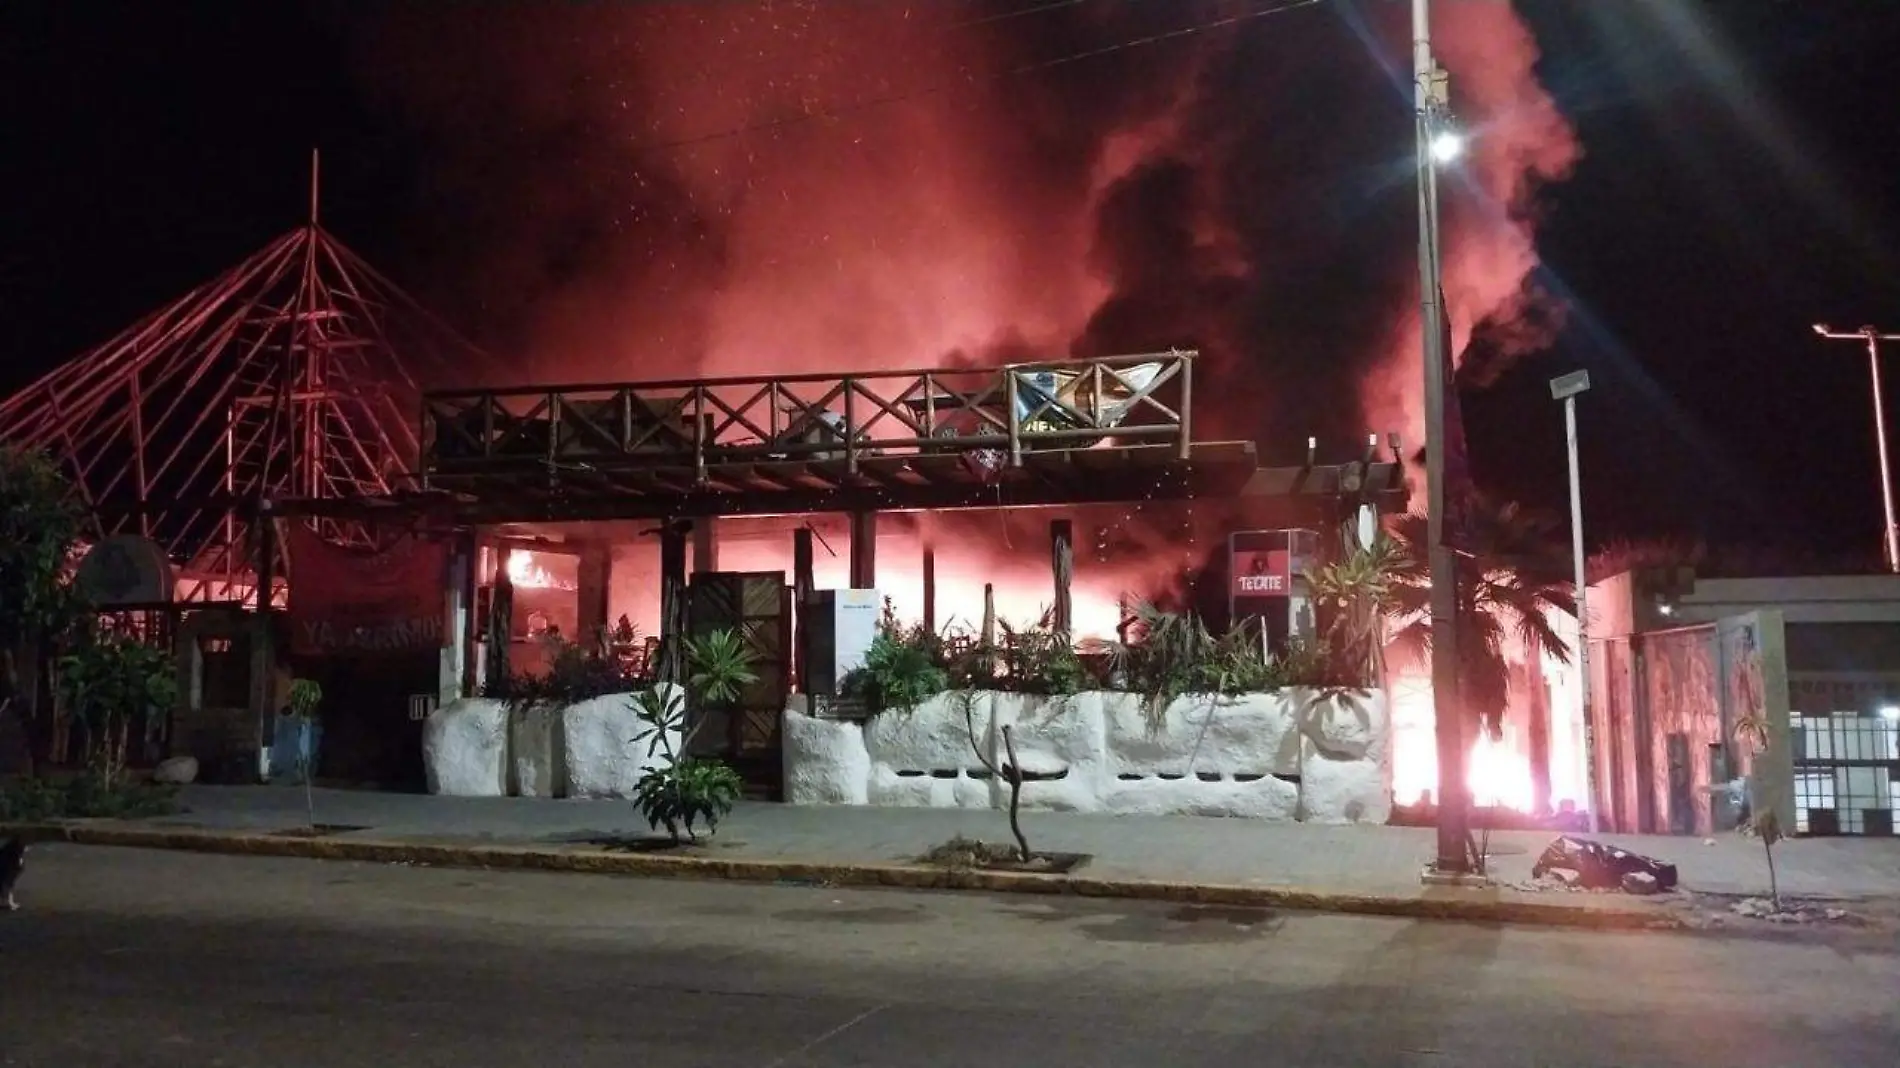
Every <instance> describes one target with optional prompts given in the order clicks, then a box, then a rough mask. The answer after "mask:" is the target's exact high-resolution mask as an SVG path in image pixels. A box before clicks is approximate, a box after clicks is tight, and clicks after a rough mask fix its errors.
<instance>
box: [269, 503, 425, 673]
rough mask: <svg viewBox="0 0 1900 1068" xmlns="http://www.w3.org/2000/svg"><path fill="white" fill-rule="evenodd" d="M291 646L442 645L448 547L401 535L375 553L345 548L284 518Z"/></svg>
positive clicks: (370, 648)
mask: <svg viewBox="0 0 1900 1068" xmlns="http://www.w3.org/2000/svg"><path fill="white" fill-rule="evenodd" d="M287 525H288V526H289V528H290V529H289V532H288V534H287V535H286V545H285V548H286V549H287V550H288V551H289V555H290V612H289V615H290V625H291V648H292V650H293V651H295V652H297V653H299V654H303V655H317V656H337V655H357V656H361V655H364V654H377V653H408V652H419V651H422V650H425V649H439V648H441V647H442V615H443V602H442V591H443V581H444V578H445V576H446V574H447V570H448V546H447V545H445V544H443V543H441V542H432V541H425V540H423V539H421V538H416V537H413V536H404V537H402V538H400V539H398V540H397V541H396V542H394V543H393V544H391V545H390V546H389V547H387V548H385V549H382V550H381V551H378V552H364V551H362V550H360V549H345V548H341V547H339V546H336V545H332V544H330V543H329V542H326V541H324V540H323V539H322V538H319V537H318V536H317V535H316V534H315V533H314V532H312V531H311V530H309V529H308V528H306V527H304V526H303V524H301V523H292V524H287Z"/></svg>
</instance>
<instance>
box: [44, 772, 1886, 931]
mask: <svg viewBox="0 0 1900 1068" xmlns="http://www.w3.org/2000/svg"><path fill="white" fill-rule="evenodd" d="M182 800H183V802H184V804H185V806H186V808H187V810H188V811H186V812H184V813H181V814H179V815H176V816H170V817H164V818H160V819H154V820H145V821H137V822H123V823H120V822H115V823H111V824H105V823H99V822H88V823H86V824H84V825H83V827H84V828H85V829H86V830H87V833H85V834H80V833H77V832H75V831H73V830H70V829H69V830H68V831H67V832H65V834H64V836H66V837H70V838H72V840H74V841H86V840H92V841H101V842H105V841H110V842H113V843H115V844H127V845H137V844H153V845H172V846H174V847H177V848H206V849H211V850H213V851H221V852H269V853H276V854H278V855H310V856H338V857H341V856H353V857H356V858H357V859H392V860H393V859H403V856H402V852H401V850H402V848H403V847H405V846H407V847H412V848H413V849H415V850H419V851H421V852H418V853H417V854H416V856H415V858H414V859H416V860H417V861H418V862H424V863H444V864H453V863H476V864H484V865H491V866H504V865H513V866H530V867H560V868H566V869H567V870H593V871H625V872H628V873H633V874H680V875H688V876H691V875H705V876H713V877H726V878H750V879H769V878H770V877H772V873H773V870H774V868H775V866H776V867H782V868H783V869H784V877H788V878H819V879H829V880H833V881H838V882H844V883H850V882H855V883H858V884H875V883H885V884H889V885H912V886H922V885H953V884H954V885H966V886H980V887H981V888H985V889H1030V890H1040V891H1041V892H1062V891H1063V890H1068V891H1072V892H1078V893H1096V894H1101V895H1104V896H1108V895H1111V894H1112V895H1114V896H1152V897H1167V898H1169V899H1174V900H1183V899H1201V900H1211V899H1214V898H1219V899H1222V900H1228V901H1233V902H1238V901H1241V900H1245V899H1246V897H1247V894H1248V892H1250V891H1251V892H1255V893H1256V894H1257V896H1259V897H1260V898H1261V899H1262V900H1263V901H1277V902H1278V903H1280V904H1283V905H1291V906H1302V905H1303V906H1305V907H1316V908H1319V907H1330V906H1329V905H1328V901H1330V900H1333V899H1338V900H1339V901H1341V902H1344V903H1345V904H1346V906H1348V909H1347V910H1349V911H1396V912H1402V913H1405V914H1416V915H1427V914H1431V915H1441V914H1443V915H1450V914H1455V915H1460V916H1465V917H1467V918H1486V917H1487V916H1489V917H1491V918H1500V919H1533V920H1535V919H1538V918H1539V917H1540V916H1541V915H1542V914H1543V913H1546V912H1548V911H1549V910H1552V909H1556V910H1560V911H1562V912H1564V913H1566V914H1567V913H1577V912H1588V913H1595V914H1607V913H1614V912H1627V913H1631V914H1632V915H1630V916H1627V917H1624V922H1623V924H1622V925H1640V924H1639V923H1638V921H1639V918H1640V917H1649V918H1650V919H1657V918H1659V917H1664V916H1666V915H1667V914H1668V912H1669V910H1670V909H1671V908H1672V907H1679V906H1680V904H1681V902H1682V896H1681V895H1675V896H1673V897H1672V898H1670V899H1644V898H1634V897H1629V896H1627V895H1621V894H1585V893H1560V892H1535V891H1526V890H1519V889H1514V888H1513V886H1512V884H1525V883H1528V882H1529V880H1530V867H1531V864H1532V862H1533V861H1534V860H1535V859H1536V856H1537V854H1538V853H1539V852H1541V851H1542V850H1543V848H1544V846H1545V845H1547V844H1548V843H1549V842H1550V840H1551V839H1552V838H1554V837H1555V835H1554V834H1552V833H1551V832H1497V833H1494V834H1493V835H1492V836H1491V851H1492V854H1493V861H1492V875H1493V877H1494V878H1495V879H1497V880H1498V881H1499V882H1500V884H1502V885H1501V887H1500V888H1497V889H1490V890H1483V891H1472V890H1454V889H1444V888H1426V887H1423V886H1421V885H1420V882H1419V872H1420V868H1421V866H1422V865H1423V864H1424V863H1425V862H1426V861H1427V860H1428V859H1429V857H1430V856H1431V853H1432V848H1433V832H1432V831H1431V830H1430V829H1427V828H1409V827H1367V826H1358V827H1319V826H1310V825H1305V824H1270V823H1257V822H1250V821H1246V820H1235V819H1211V818H1210V819H1202V818H1194V817H1153V816H1107V815H1083V814H1074V813H1052V812H1029V813H1025V814H1024V816H1023V824H1024V829H1025V831H1026V832H1027V833H1028V835H1029V839H1030V844H1031V846H1032V847H1033V848H1035V849H1036V850H1038V851H1053V852H1067V853H1084V854H1088V855H1089V856H1090V857H1091V858H1092V859H1091V860H1090V861H1089V863H1088V864H1087V866H1086V867H1084V868H1082V869H1080V870H1079V871H1077V872H1076V873H1074V877H1073V878H1071V877H1061V876H1028V875H1011V876H1008V877H1006V878H995V879H992V878H988V877H987V876H988V875H990V874H994V873H977V874H982V875H984V876H985V877H984V878H976V879H968V878H966V879H961V880H953V881H951V882H945V881H944V880H943V879H941V877H940V876H941V875H942V874H943V873H941V872H940V871H931V872H929V873H928V875H929V876H931V878H926V877H925V875H923V874H916V873H915V865H914V858H916V857H917V856H918V855H919V854H921V853H923V852H925V851H926V850H928V849H929V848H931V847H932V846H934V845H937V844H939V843H941V842H944V841H945V840H947V839H949V838H951V837H953V836H955V835H959V834H961V835H965V836H969V837H975V838H982V839H985V840H988V841H993V842H1001V841H1007V840H1008V838H1009V834H1008V823H1007V820H1006V818H1005V816H1004V814H1003V813H1001V812H991V811H982V810H977V811H953V810H939V809H889V808H885V809H870V808H801V807H793V806H790V805H777V804H767V803H745V804H742V805H740V806H739V808H738V809H737V810H735V811H734V812H733V814H732V817H731V818H730V820H729V821H727V822H726V823H723V824H721V826H720V830H719V834H718V836H717V837H716V838H715V839H713V840H712V841H711V842H710V843H709V845H708V846H707V847H706V848H704V849H702V850H697V851H695V852H694V855H693V856H677V855H667V854H655V853H651V852H646V853H635V852H629V851H628V850H627V849H626V843H627V842H629V841H634V840H639V839H644V838H649V837H651V832H650V831H649V830H648V829H647V827H646V825H645V824H644V822H642V821H641V820H640V818H639V816H638V814H637V812H636V811H635V809H634V807H633V805H632V804H630V803H628V802H624V801H555V800H535V799H523V798H495V799H469V798H443V797H430V796H421V795H409V794H382V793H366V792H356V791H343V790H319V791H317V794H316V812H317V820H318V822H320V823H324V824H333V825H348V826H353V827H360V828H362V829H361V830H355V831H348V832H342V833H337V834H331V835H328V836H325V837H324V838H322V839H317V840H311V839H298V838H284V837H276V838H274V840H273V841H272V842H267V843H262V844H259V845H256V846H253V847H248V848H240V847H231V848H224V846H227V845H229V843H228V842H227V843H220V842H212V841H206V840H204V839H205V838H206V837H207V836H210V837H215V838H218V839H225V838H230V837H234V836H237V837H246V838H251V839H256V838H258V837H260V836H274V835H280V834H281V832H285V831H293V830H295V829H297V828H301V827H304V826H306V824H307V819H306V816H305V811H304V796H303V791H301V790H299V789H295V788H285V787H193V788H189V789H187V790H185V791H184V793H183V795H182ZM157 832H165V833H167V834H169V836H170V837H171V838H172V839H174V840H173V841H157V840H150V839H152V838H153V836H154V834H155V833H157ZM141 837H144V838H146V839H148V840H147V841H141V840H140V838H141ZM1602 838H1603V840H1605V841H1609V842H1613V843H1615V844H1617V845H1621V846H1623V847H1624V848H1627V849H1630V850H1632V851H1634V852H1638V853H1642V854H1645V855H1648V856H1653V857H1656V858H1657V859H1660V860H1664V861H1668V862H1670V863H1673V864H1675V865H1676V866H1677V868H1678V869H1679V871H1680V873H1681V877H1682V883H1683V887H1684V889H1686V890H1689V891H1691V892H1693V893H1695V894H1721V895H1750V896H1753V895H1765V894H1766V893H1767V891H1768V872H1767V866H1766V864H1765V863H1764V859H1763V853H1762V848H1761V844H1760V843H1759V842H1757V841H1754V840H1752V839H1747V838H1743V837H1741V836H1739V835H1733V834H1730V835H1724V836H1721V837H1719V838H1717V839H1715V840H1713V842H1712V843H1710V842H1705V840H1703V839H1700V838H1671V837H1653V836H1630V835H1605V836H1602ZM371 846H375V847H376V848H375V849H371V848H369V847H371ZM429 850H433V851H434V852H433V853H430V852H428V851H429ZM470 850H475V851H477V852H473V853H471V852H469V851H470ZM615 857H618V858H619V860H618V861H615V860H614V859H613V858H615ZM1775 859H1776V862H1777V865H1778V869H1779V873H1780V881H1781V889H1782V892H1783V894H1785V895H1791V896H1799V897H1805V898H1814V899H1833V900H1842V901H1853V900H1865V899H1878V900H1880V901H1882V902H1883V903H1885V904H1887V905H1891V904H1892V903H1893V902H1894V900H1895V899H1900V840H1896V839H1809V840H1793V841H1788V842H1784V843H1783V844H1781V845H1780V846H1778V847H1777V850H1776V857H1775ZM851 869H863V870H861V871H858V872H857V873H856V874H853V873H852V871H851ZM905 869H910V870H911V872H912V873H913V874H902V872H903V871H904V870H905ZM828 872H829V873H830V874H827V873H828ZM894 872H895V873H898V874H892V873H894ZM933 879H934V881H932V880H933ZM1025 880H1027V882H1025ZM1006 884H1007V885H1006ZM1142 887H1149V888H1154V887H1163V888H1169V889H1166V890H1165V891H1157V890H1148V891H1143V890H1142V889H1141V888H1142ZM1196 888H1200V892H1196ZM1209 888H1212V889H1211V890H1210V889H1209ZM1380 902H1383V903H1385V904H1384V905H1383V906H1379V905H1378V903H1380ZM1354 903H1356V904H1354ZM1478 905H1484V906H1485V907H1486V908H1488V909H1489V910H1490V911H1488V912H1487V911H1485V910H1483V909H1478V910H1475V911H1474V910H1473V909H1471V908H1469V907H1468V906H1478ZM1375 906H1376V907H1375ZM1414 906H1430V907H1414ZM1500 906H1507V907H1500ZM1533 914H1535V915H1533ZM1548 922H1578V923H1582V924H1586V925H1618V924H1617V922H1615V921H1613V920H1612V918H1611V917H1609V916H1607V915H1599V916H1596V917H1586V916H1576V917H1573V918H1572V919H1571V920H1566V919H1565V918H1564V917H1563V916H1556V917H1554V918H1552V919H1550V920H1549V921H1548Z"/></svg>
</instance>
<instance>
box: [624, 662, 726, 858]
mask: <svg viewBox="0 0 1900 1068" xmlns="http://www.w3.org/2000/svg"><path fill="white" fill-rule="evenodd" d="M634 715H635V716H637V717H638V718H639V720H640V722H641V723H642V724H643V727H642V730H641V733H640V734H639V735H638V736H637V737H636V738H635V739H634V740H635V741H636V742H641V741H644V742H645V743H646V745H647V756H648V758H649V759H651V758H653V757H656V756H657V757H660V758H661V759H662V761H663V763H662V764H661V766H659V767H653V768H649V769H648V770H647V771H646V772H645V773H644V774H642V775H641V776H640V781H639V782H638V783H637V784H636V785H635V786H634V795H633V796H634V804H635V805H636V806H637V807H638V808H639V809H640V814H641V816H643V817H644V818H645V819H646V821H647V826H648V827H650V828H652V829H653V830H656V831H657V830H659V829H660V828H661V827H665V828H666V833H667V834H668V835H669V836H671V837H672V839H673V841H674V842H675V843H678V842H679V840H680V833H681V831H682V830H683V831H684V832H685V834H686V836H687V837H688V838H690V839H692V840H693V841H698V840H699V836H698V834H697V833H696V831H695V830H694V827H695V824H696V823H698V822H699V821H700V820H704V821H705V823H706V833H707V834H708V835H709V836H710V835H712V834H714V833H716V832H717V831H718V829H719V821H720V820H722V819H724V818H725V817H726V816H727V815H728V814H730V813H731V812H732V808H733V806H734V805H735V804H737V803H738V801H739V795H740V792H741V790H742V788H743V783H742V782H741V781H740V779H739V776H738V773H736V772H734V771H733V770H732V769H731V768H729V767H727V766H726V765H724V764H722V763H720V762H719V761H716V760H702V759H697V758H692V757H685V756H682V755H681V754H682V752H683V751H684V750H685V748H686V746H687V744H688V743H689V742H690V741H691V739H692V733H693V732H692V730H689V729H687V727H686V710H685V705H684V703H683V702H682V701H681V700H680V696H679V694H678V693H677V692H665V691H662V690H661V689H660V688H659V687H650V688H648V689H646V690H642V691H640V693H639V694H637V695H635V697H634ZM676 737H677V738H679V739H680V741H679V743H678V745H677V747H676V746H675V744H674V742H673V739H674V738H676Z"/></svg>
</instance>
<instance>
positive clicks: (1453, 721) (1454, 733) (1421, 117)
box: [1412, 0, 1472, 878]
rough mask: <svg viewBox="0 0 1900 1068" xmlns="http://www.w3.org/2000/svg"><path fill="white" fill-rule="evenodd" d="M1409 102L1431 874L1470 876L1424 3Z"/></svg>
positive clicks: (1433, 96) (1437, 142) (1416, 24)
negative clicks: (1433, 842)
mask: <svg viewBox="0 0 1900 1068" xmlns="http://www.w3.org/2000/svg"><path fill="white" fill-rule="evenodd" d="M1412 78H1413V103H1414V107H1415V109H1416V112H1417V129H1416V134H1417V138H1416V140H1417V144H1416V146H1415V147H1416V150H1417V153H1418V278H1419V311H1420V316H1419V318H1420V320H1421V326H1422V328H1423V330H1424V352H1425V361H1424V362H1425V496H1426V509H1427V524H1428V526H1427V535H1426V540H1427V541H1428V542H1429V545H1428V559H1427V568H1428V569H1429V571H1430V574H1431V584H1432V585H1431V608H1430V612H1431V628H1432V718H1433V721H1434V723H1433V727H1434V729H1433V733H1434V736H1435V738H1436V741H1437V748H1438V850H1437V857H1436V859H1435V860H1434V861H1433V864H1432V869H1433V872H1434V873H1435V874H1437V875H1440V876H1450V877H1454V878H1455V877H1458V876H1462V875H1465V874H1468V873H1469V872H1470V871H1471V867H1472V866H1471V849H1470V835H1469V834H1467V833H1466V824H1467V823H1468V822H1469V818H1470V811H1469V805H1468V801H1467V798H1468V796H1469V794H1470V790H1469V788H1468V786H1467V784H1466V782H1465V731H1464V702H1462V701H1461V700H1460V699H1459V697H1460V694H1459V685H1458V676H1459V671H1458V590H1457V582H1458V575H1457V569H1458V557H1457V554H1456V553H1455V552H1454V551H1453V549H1452V547H1451V545H1450V544H1449V543H1448V542H1447V540H1446V530H1445V527H1446V523H1445V519H1446V503H1447V502H1446V492H1445V490H1446V486H1445V444H1446V442H1445V391H1446V390H1447V389H1449V388H1451V383H1450V382H1449V381H1447V378H1448V377H1449V376H1448V375H1447V373H1446V366H1447V362H1448V354H1447V353H1446V352H1445V307H1444V302H1443V297H1444V289H1443V285H1442V281H1443V279H1442V277H1441V266H1442V265H1441V264H1440V262H1439V246H1438V164H1439V161H1440V160H1441V159H1450V158H1453V157H1455V155H1456V148H1457V145H1456V142H1455V139H1454V137H1453V135H1452V133H1451V131H1450V129H1449V127H1447V126H1446V125H1445V123H1444V117H1445V114H1446V111H1447V110H1448V109H1447V105H1448V103H1449V93H1448V87H1447V85H1446V79H1445V72H1444V71H1443V70H1441V69H1439V66H1438V61H1437V60H1436V59H1435V58H1433V56H1432V31H1431V3H1430V0H1412Z"/></svg>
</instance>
